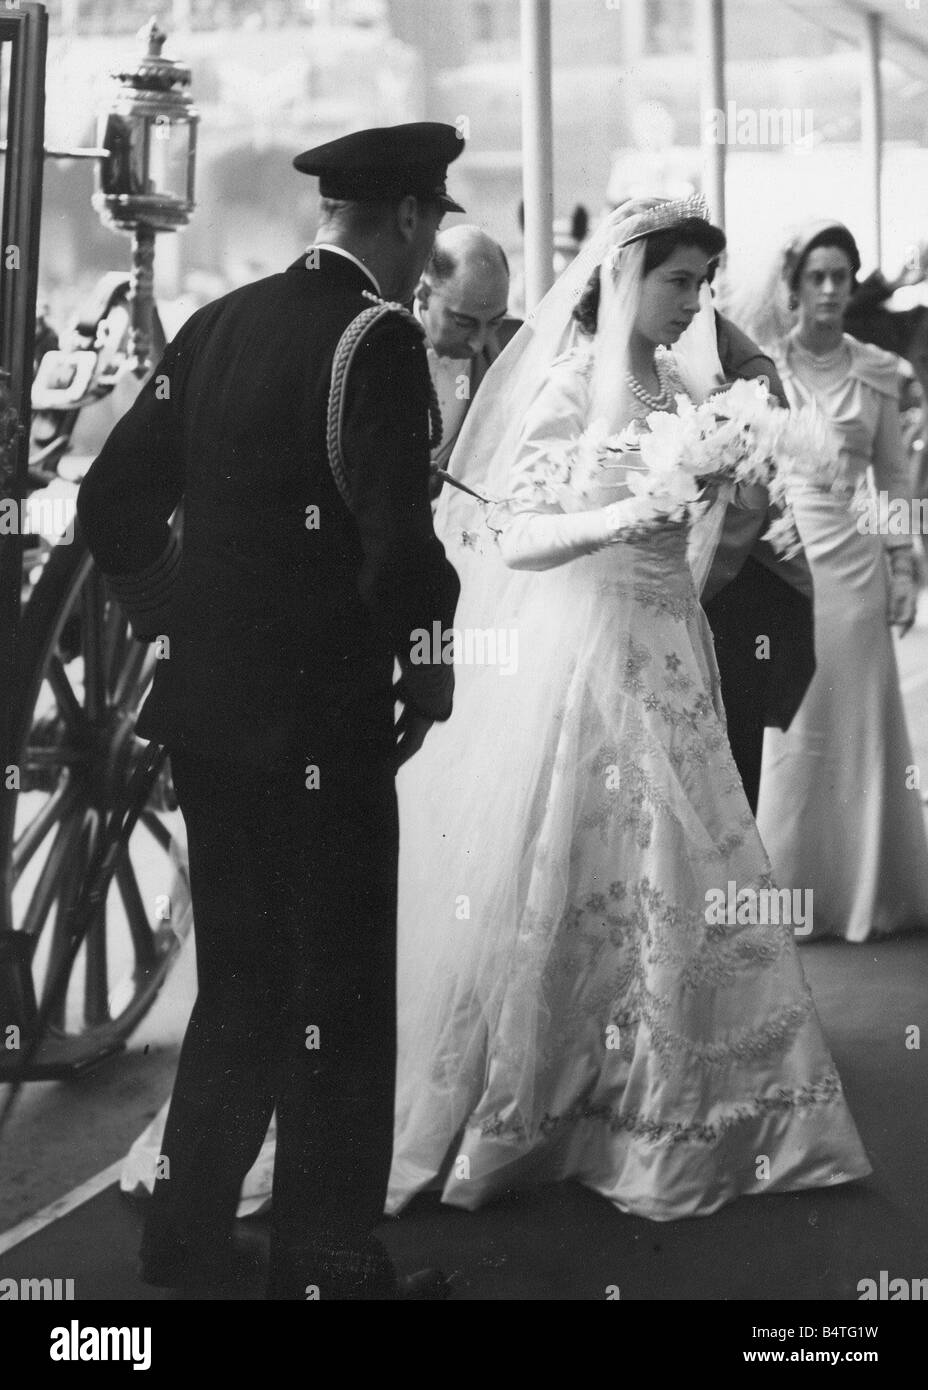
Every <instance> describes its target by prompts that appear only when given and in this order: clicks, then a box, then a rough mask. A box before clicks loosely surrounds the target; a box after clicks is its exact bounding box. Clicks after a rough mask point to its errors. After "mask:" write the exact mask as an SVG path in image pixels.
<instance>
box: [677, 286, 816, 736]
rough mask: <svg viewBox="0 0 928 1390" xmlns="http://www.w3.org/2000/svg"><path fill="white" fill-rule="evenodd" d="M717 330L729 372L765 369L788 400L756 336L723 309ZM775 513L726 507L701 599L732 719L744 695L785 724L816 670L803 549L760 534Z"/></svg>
mask: <svg viewBox="0 0 928 1390" xmlns="http://www.w3.org/2000/svg"><path fill="white" fill-rule="evenodd" d="M716 330H717V339H718V351H719V360H720V362H721V364H722V370H723V372H724V373H725V378H726V380H727V381H735V380H737V379H738V378H744V379H748V380H750V379H753V378H756V377H759V376H765V377H766V378H767V382H768V387H769V389H770V392H771V394H772V395H774V396H775V397H777V399H778V400H779V401H780V403H781V404H782V405H787V404H788V402H787V399H786V393H785V392H784V390H783V385H782V382H781V381H780V378H779V375H778V374H777V370H776V367H775V365H774V363H773V362H772V361H771V359H770V358H769V357H767V356H765V355H764V353H762V352H761V350H760V349H759V348H758V347H757V345H756V343H754V342H753V341H752V340H751V339H750V338H749V337H748V336H747V334H746V333H742V332H741V330H740V329H739V328H737V327H736V326H735V325H734V324H733V323H732V322H731V321H730V320H729V319H726V318H724V317H723V315H721V314H718V313H717V314H716ZM776 515H777V512H776V511H775V510H774V509H772V508H771V507H770V505H769V499H768V501H767V503H765V504H764V505H763V506H759V507H742V506H735V505H733V506H730V507H729V508H728V511H727V513H726V516H725V523H724V527H723V530H722V535H721V538H720V540H719V544H718V548H717V550H716V553H715V558H714V560H713V563H712V567H711V569H710V571H709V575H708V577H707V580H706V584H705V587H704V589H703V603H704V605H705V609H706V616H707V617H708V619H709V623H710V626H711V627H712V631H713V635H714V637H715V642H716V652H717V654H718V656H719V665H720V667H721V668H722V694H723V698H724V700H725V706H726V710H727V712H728V717H729V724H732V723H733V722H734V721H735V719H736V718H737V717H738V712H737V710H736V704H737V702H738V701H744V702H745V703H746V704H747V705H749V706H752V707H754V708H752V709H751V711H750V714H751V716H752V717H754V718H756V719H757V720H758V722H759V726H760V727H761V728H762V726H763V725H765V724H766V725H774V726H776V727H779V728H781V729H786V728H788V727H789V724H790V723H791V721H792V718H793V715H794V714H795V713H796V711H797V710H798V708H799V706H800V704H801V703H802V699H803V696H804V695H805V692H806V690H807V689H808V686H809V682H810V681H811V679H812V676H813V675H814V673H815V637H814V628H813V613H812V576H811V573H810V570H809V564H808V561H807V560H806V558H805V555H804V554H799V555H796V556H794V557H793V558H792V559H789V560H787V559H785V558H784V557H783V556H780V555H778V554H777V553H776V552H775V551H774V550H773V548H772V546H771V545H770V544H769V543H768V542H767V541H764V540H761V539H760V537H761V536H762V534H763V532H764V531H765V530H766V529H767V527H768V525H769V524H770V522H771V521H773V520H774V518H775V516H776ZM761 634H763V635H765V636H767V637H769V638H770V648H771V650H770V659H769V660H767V661H758V660H757V657H756V646H755V643H756V638H757V636H759V635H761ZM729 666H731V670H730V671H729V670H728V667H729ZM736 666H737V667H738V670H737V672H736V670H735V667H736ZM726 676H728V679H727V680H726ZM726 686H727V689H726ZM757 706H759V708H757Z"/></svg>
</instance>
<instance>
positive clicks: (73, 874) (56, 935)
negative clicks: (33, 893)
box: [42, 834, 87, 1028]
mask: <svg viewBox="0 0 928 1390" xmlns="http://www.w3.org/2000/svg"><path fill="white" fill-rule="evenodd" d="M86 865H87V837H86V834H81V835H80V836H79V837H78V839H77V840H76V842H75V844H74V847H73V851H72V853H71V855H70V857H69V858H68V859H67V860H66V861H65V863H64V864H63V865H62V871H61V877H60V879H59V885H58V887H59V894H58V905H57V908H56V911H55V926H54V931H53V933H52V939H51V942H50V945H49V952H48V962H47V966H46V971H45V983H44V985H43V988H42V1005H43V1007H47V1005H48V1003H49V998H50V995H51V992H52V990H53V989H54V987H55V982H56V979H57V976H58V971H59V970H60V969H61V968H62V966H63V962H64V961H65V960H66V958H67V956H68V951H69V948H70V944H71V933H70V914H71V910H72V908H73V907H74V904H75V903H76V901H77V898H78V895H79V893H80V891H81V887H82V884H83V880H84V869H85V868H86ZM66 1005H67V990H66V989H62V990H61V992H60V994H59V997H58V1000H57V1003H56V1005H55V1008H54V1010H53V1012H52V1015H51V1022H52V1024H53V1025H54V1026H55V1027H57V1028H64V1027H65V1014H66Z"/></svg>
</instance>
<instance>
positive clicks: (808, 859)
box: [757, 488, 928, 941]
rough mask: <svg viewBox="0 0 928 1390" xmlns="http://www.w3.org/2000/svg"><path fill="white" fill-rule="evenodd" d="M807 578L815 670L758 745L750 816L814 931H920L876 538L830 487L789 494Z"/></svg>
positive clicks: (923, 849)
mask: <svg viewBox="0 0 928 1390" xmlns="http://www.w3.org/2000/svg"><path fill="white" fill-rule="evenodd" d="M793 509H794V512H795V516H796V522H797V526H798V528H799V531H800V534H801V536H802V540H803V543H804V546H805V551H806V555H807V557H808V560H809V564H810V566H811V569H812V578H813V582H814V585H815V655H816V662H817V669H816V673H815V675H814V677H813V679H812V683H811V685H810V686H809V689H808V691H807V693H806V696H805V698H804V700H803V702H802V705H801V707H800V709H799V711H798V713H797V715H796V716H795V718H794V719H793V722H792V724H791V725H790V727H789V729H788V730H786V732H785V733H784V732H783V731H782V730H779V729H768V730H767V731H766V735H765V740H764V759H763V765H762V771H761V784H760V800H759V804H758V813H757V822H758V827H759V829H760V833H761V836H762V838H763V841H764V844H765V846H766V848H767V851H768V853H769V855H770V859H771V861H772V864H773V870H774V874H775V876H776V878H777V880H778V882H779V883H781V884H783V885H785V886H788V887H790V888H796V889H800V890H811V892H812V895H813V897H812V903H813V930H812V932H811V933H810V934H809V936H808V937H807V938H806V939H814V938H818V937H823V936H834V937H844V938H846V939H847V940H848V941H866V940H868V939H869V938H871V937H875V936H881V935H886V934H889V933H891V932H896V931H901V930H904V929H907V928H911V927H925V926H928V841H926V836H925V824H924V814H923V811H922V804H921V797H920V794H919V791H918V774H917V769H916V768H915V766H914V763H913V759H912V748H911V744H910V742H909V735H908V730H907V728H906V721H905V712H904V709H903V705H902V696H901V694H900V690H899V674H898V670H897V666H896V656H895V652H894V650H893V642H894V640H895V639H894V637H893V635H892V632H891V629H890V628H889V627H888V625H887V622H886V615H887V611H888V608H887V606H888V601H889V591H888V569H887V562H886V558H885V552H884V544H883V541H882V539H881V538H880V537H879V536H872V535H861V534H860V533H859V532H858V530H857V526H856V516H855V514H854V513H853V512H851V511H849V509H848V506H847V504H846V503H845V502H843V501H842V499H841V498H840V497H837V496H835V495H833V494H831V493H828V492H823V491H820V490H817V489H813V488H804V489H802V490H797V492H796V494H795V496H794V498H793Z"/></svg>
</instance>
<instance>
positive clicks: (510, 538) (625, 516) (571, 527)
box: [500, 497, 659, 570]
mask: <svg viewBox="0 0 928 1390" xmlns="http://www.w3.org/2000/svg"><path fill="white" fill-rule="evenodd" d="M640 518H641V504H640V503H639V501H638V498H637V497H628V498H624V499H623V500H622V501H621V502H611V503H610V504H609V506H608V507H600V508H598V509H597V510H595V511H589V512H569V513H566V514H563V513H560V512H556V513H554V512H521V513H520V514H519V515H517V516H515V517H513V519H512V521H510V522H509V524H508V525H507V527H506V529H505V531H504V532H503V534H502V536H501V537H500V552H501V554H502V557H503V559H504V561H505V562H506V564H507V565H508V566H509V568H510V569H514V570H550V569H554V568H555V567H556V566H557V565H566V564H567V562H568V560H575V559H577V557H578V556H580V555H592V554H593V552H594V551H596V550H602V549H603V547H604V546H607V545H614V544H615V542H616V541H618V540H622V539H625V540H629V541H630V540H633V539H634V538H636V537H638V538H640V537H642V536H644V535H646V534H647V533H648V532H649V531H651V530H653V529H654V526H655V523H654V522H653V521H649V522H647V523H644V522H642V521H641V519H640ZM658 524H659V523H658Z"/></svg>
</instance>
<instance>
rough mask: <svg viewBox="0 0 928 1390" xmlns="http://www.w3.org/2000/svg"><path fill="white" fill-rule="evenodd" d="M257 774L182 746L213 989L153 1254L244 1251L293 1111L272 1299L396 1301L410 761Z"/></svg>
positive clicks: (202, 982)
mask: <svg viewBox="0 0 928 1390" xmlns="http://www.w3.org/2000/svg"><path fill="white" fill-rule="evenodd" d="M316 761H317V763H318V766H319V778H320V784H319V786H318V787H317V788H315V789H310V788H308V787H307V786H306V764H305V762H303V761H302V760H298V761H297V762H295V763H294V764H293V765H290V766H283V765H282V766H277V767H272V768H268V769H260V770H259V769H254V768H252V767H250V766H248V765H246V764H244V763H233V762H229V763H226V764H220V763H218V762H214V761H211V760H206V759H202V758H199V757H197V756H194V755H191V754H190V753H187V752H181V751H174V752H173V754H172V759H171V762H172V769H173V775H174V782H175V786H176V790H177V796H178V800H179V802H180V807H181V810H182V812H183V815H184V819H185V821H186V825H187V833H188V843H189V854H190V877H191V889H192V896H193V910H194V924H195V928H194V929H195V938H196V956H197V975H198V995H197V1000H196V1004H195V1006H194V1009H193V1013H192V1015H191V1018H190V1023H189V1026H188V1029H187V1033H186V1036H185V1038H184V1043H183V1048H182V1051H181V1057H180V1064H179V1068H178V1073H177V1079H176V1082H175V1087H174V1094H173V1098H172V1101H171V1107H170V1112H169V1115H168V1120H167V1126H166V1129H165V1135H164V1141H163V1154H164V1156H165V1157H166V1159H167V1161H168V1163H167V1167H166V1173H167V1176H165V1177H164V1178H161V1179H159V1180H158V1181H157V1182H156V1184H155V1190H154V1194H153V1199H152V1204H151V1207H150V1214H149V1217H148V1220H147V1223H146V1228H145V1234H144V1237H143V1245H142V1259H143V1264H145V1263H146V1262H149V1263H154V1264H155V1265H156V1266H157V1265H158V1264H159V1262H160V1263H163V1261H164V1260H165V1259H167V1260H168V1261H169V1262H170V1260H171V1259H172V1258H173V1257H174V1254H175V1253H180V1254H181V1256H182V1257H183V1258H186V1257H188V1256H189V1257H190V1258H192V1259H193V1260H194V1261H197V1260H200V1259H201V1257H202V1258H205V1259H206V1260H207V1261H209V1260H211V1259H213V1258H216V1259H219V1260H221V1259H223V1258H224V1257H225V1255H226V1254H227V1253H228V1249H229V1246H230V1243H231V1235H232V1229H233V1224H234V1220H235V1211H236V1205H237V1202H238V1197H239V1192H240V1189H241V1185H242V1181H243V1179H244V1177H245V1174H246V1173H247V1171H248V1169H249V1168H250V1166H251V1164H252V1163H253V1162H254V1160H255V1158H256V1157H257V1155H258V1152H259V1150H260V1147H261V1144H262V1142H263V1140H264V1137H265V1132H266V1130H267V1126H268V1122H269V1121H270V1118H271V1115H272V1112H273V1111H274V1110H275V1109H276V1112H277V1151H276V1160H275V1167H274V1186H273V1218H272V1221H273V1234H272V1253H271V1293H270V1296H271V1297H281V1298H303V1297H304V1296H305V1294H304V1289H305V1286H306V1285H308V1284H315V1285H317V1286H319V1287H320V1296H321V1297H326V1295H329V1296H335V1297H352V1296H360V1297H364V1296H367V1294H370V1296H374V1297H384V1296H387V1297H388V1296H389V1292H388V1291H387V1290H388V1286H390V1287H392V1281H393V1271H392V1266H390V1264H389V1261H388V1260H387V1259H386V1256H385V1254H384V1252H383V1250H382V1248H381V1247H380V1246H379V1244H378V1243H377V1242H375V1241H373V1240H372V1239H371V1235H370V1232H371V1229H372V1228H373V1227H374V1226H375V1225H376V1224H377V1223H378V1222H379V1221H381V1220H382V1219H383V1210H384V1202H385V1197H386V1187H387V1179H388V1176H389V1169H390V1159H391V1150H392V1143H393V1106H394V1079H395V1064H396V867H397V854H398V843H399V841H398V823H397V807H396V793H395V789H394V773H393V766H392V760H391V758H390V757H389V756H388V755H387V754H385V753H384V752H382V751H380V752H378V753H376V754H372V753H370V752H369V751H365V750H361V749H356V750H354V752H353V755H348V754H346V753H345V752H344V751H342V752H339V753H338V754H337V755H335V756H331V757H328V758H326V757H319V756H318V755H317V757H316Z"/></svg>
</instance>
